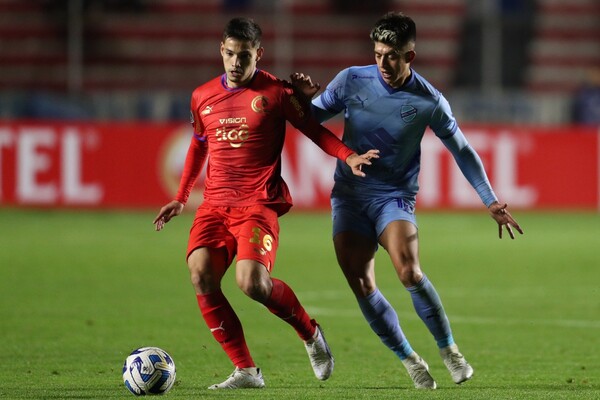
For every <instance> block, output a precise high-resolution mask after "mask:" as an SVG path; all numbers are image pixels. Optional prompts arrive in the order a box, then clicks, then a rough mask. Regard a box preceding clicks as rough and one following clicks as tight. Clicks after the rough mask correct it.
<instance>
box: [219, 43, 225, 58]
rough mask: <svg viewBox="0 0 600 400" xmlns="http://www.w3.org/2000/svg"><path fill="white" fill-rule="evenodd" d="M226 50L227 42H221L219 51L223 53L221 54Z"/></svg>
mask: <svg viewBox="0 0 600 400" xmlns="http://www.w3.org/2000/svg"><path fill="white" fill-rule="evenodd" d="M224 50H225V43H223V42H221V48H220V49H219V52H220V53H221V55H223V51H224Z"/></svg>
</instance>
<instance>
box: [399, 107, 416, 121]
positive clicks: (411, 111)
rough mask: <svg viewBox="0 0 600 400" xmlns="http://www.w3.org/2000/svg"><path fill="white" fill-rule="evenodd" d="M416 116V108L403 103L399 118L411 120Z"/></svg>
mask: <svg viewBox="0 0 600 400" xmlns="http://www.w3.org/2000/svg"><path fill="white" fill-rule="evenodd" d="M416 116H417V109H416V108H414V107H413V106H411V105H405V106H402V107H401V108H400V118H402V121H404V122H412V120H413V119H415V117H416Z"/></svg>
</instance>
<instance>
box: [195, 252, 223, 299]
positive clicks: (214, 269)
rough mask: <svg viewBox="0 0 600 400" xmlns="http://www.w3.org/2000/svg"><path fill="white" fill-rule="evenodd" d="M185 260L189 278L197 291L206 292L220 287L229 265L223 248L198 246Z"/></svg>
mask: <svg viewBox="0 0 600 400" xmlns="http://www.w3.org/2000/svg"><path fill="white" fill-rule="evenodd" d="M187 262H188V269H189V272H190V280H191V281H192V285H193V286H194V289H195V290H196V292H197V293H201V294H206V293H211V292H214V291H216V290H218V289H220V287H221V280H222V279H223V276H224V275H225V272H226V271H227V268H228V266H229V264H228V255H227V250H226V249H225V248H223V247H220V248H210V247H198V248H196V249H194V250H193V251H192V252H191V254H190V255H189V257H188V259H187Z"/></svg>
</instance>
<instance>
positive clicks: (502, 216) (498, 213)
mask: <svg viewBox="0 0 600 400" xmlns="http://www.w3.org/2000/svg"><path fill="white" fill-rule="evenodd" d="M507 207H508V204H506V203H504V204H500V203H498V202H497V201H495V202H493V203H492V204H490V206H489V207H488V210H489V212H490V215H491V217H492V218H494V220H495V221H496V222H497V223H498V236H499V237H500V239H502V227H503V226H505V227H506V230H507V231H508V234H509V235H510V238H511V239H514V238H515V234H514V233H513V231H512V228H515V229H516V230H517V232H519V233H520V234H521V235H522V234H523V229H521V227H520V226H519V224H518V223H517V221H515V219H514V218H513V217H512V215H510V213H509V212H508V210H507V209H506V208H507Z"/></svg>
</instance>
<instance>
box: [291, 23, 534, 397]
mask: <svg viewBox="0 0 600 400" xmlns="http://www.w3.org/2000/svg"><path fill="white" fill-rule="evenodd" d="M370 36H371V40H372V41H373V43H374V50H375V61H376V65H369V66H363V67H350V68H347V69H345V70H343V71H341V72H340V73H339V74H338V75H337V76H336V77H335V78H334V80H333V81H332V82H331V83H330V84H329V85H328V86H327V88H326V89H325V91H324V92H323V93H321V94H320V95H319V96H318V97H317V98H315V99H314V100H313V111H314V113H315V114H316V116H317V119H318V120H319V121H320V122H322V121H325V120H327V119H329V118H331V117H333V116H335V115H337V114H339V113H341V112H343V113H344V121H345V122H344V135H343V141H344V143H345V144H346V145H347V146H349V147H350V148H353V149H355V150H356V151H357V152H358V153H364V152H366V151H367V150H369V149H371V148H376V149H378V150H379V159H378V160H374V161H373V164H372V165H371V166H365V171H367V169H368V172H367V177H366V178H360V179H357V178H356V177H355V176H354V175H353V174H352V172H351V171H350V169H349V168H348V167H347V166H345V165H344V164H343V163H342V162H339V161H338V163H337V167H336V170H335V176H334V179H335V185H334V188H333V191H332V194H331V206H332V217H333V241H334V246H335V251H336V255H337V259H338V263H339V264H340V266H341V269H342V271H343V272H344V275H345V277H346V279H347V281H348V284H349V285H350V288H351V289H352V291H353V292H354V294H355V296H356V298H357V300H358V304H359V306H360V309H361V311H362V313H363V315H364V317H365V319H366V320H367V321H368V323H369V324H370V326H371V328H372V329H373V331H374V332H375V333H376V334H377V335H378V336H379V337H380V338H381V340H382V342H383V343H384V344H385V345H386V346H387V347H388V348H389V349H390V350H392V351H393V352H394V353H395V354H396V355H397V356H398V357H399V358H400V359H401V360H402V362H403V364H404V366H405V367H406V369H407V371H408V374H409V376H410V377H411V378H412V380H413V382H414V385H415V387H416V388H419V389H435V388H436V382H435V380H434V379H433V378H432V376H431V375H430V373H429V367H428V365H427V363H426V362H425V361H424V360H423V359H422V358H421V357H420V356H419V355H418V354H417V353H416V352H415V351H414V350H413V349H412V348H411V346H410V343H409V341H408V340H407V338H406V337H405V335H404V333H403V332H402V329H401V327H400V323H399V320H398V316H397V314H396V311H395V310H394V309H393V308H392V306H391V305H390V304H389V303H388V301H387V300H386V299H385V297H384V296H383V294H382V293H381V292H380V291H379V289H378V288H377V285H376V282H375V252H376V251H377V248H378V245H381V246H383V248H384V249H385V250H386V251H387V252H388V254H389V256H390V259H391V261H392V264H393V266H394V268H395V269H396V272H397V274H398V277H399V278H400V281H401V282H402V284H403V285H404V286H405V288H406V289H407V290H408V292H409V293H410V296H411V298H412V301H413V304H414V308H415V310H416V312H417V314H418V315H419V317H420V318H421V319H422V320H423V322H424V323H425V325H426V326H427V328H428V329H429V331H430V332H431V334H432V335H433V337H434V339H435V341H436V342H437V346H438V348H439V352H440V355H441V357H442V359H443V362H444V364H445V365H446V367H447V368H448V370H449V372H450V374H451V376H452V379H453V381H454V382H455V383H457V384H460V383H462V382H465V381H466V380H468V379H470V378H471V377H472V375H473V368H472V367H471V366H470V365H469V363H468V362H467V361H466V360H465V358H464V357H463V355H462V354H461V353H460V352H459V349H458V346H457V345H456V343H455V341H454V337H453V336H452V331H451V329H450V324H449V321H448V317H447V316H446V313H445V311H444V308H443V306H442V302H441V301H440V297H439V295H438V293H437V292H436V290H435V288H434V286H433V284H432V283H431V282H430V281H429V279H428V278H427V276H426V275H425V274H424V273H423V271H422V269H421V265H420V263H419V254H418V230H417V222H416V219H415V214H414V211H415V199H416V195H417V191H418V188H419V186H418V180H417V178H418V175H419V169H420V155H421V152H420V143H421V140H422V138H423V134H424V132H425V129H426V128H427V127H428V126H429V127H430V128H431V129H432V130H433V132H434V133H435V135H436V136H437V137H438V138H439V139H440V140H441V141H442V142H443V143H444V145H445V146H446V148H447V149H448V150H449V151H450V152H451V153H452V155H453V156H454V159H455V160H456V162H457V164H458V166H459V167H460V169H461V171H462V173H463V174H464V176H465V177H466V178H467V180H468V181H469V182H470V184H471V185H472V186H473V188H474V189H475V190H476V191H477V193H478V194H479V196H480V198H481V200H482V202H483V204H485V205H486V206H487V208H488V210H489V212H490V215H491V217H492V218H493V219H494V220H495V221H496V222H497V223H498V229H499V236H500V238H502V232H503V227H505V228H506V230H507V231H508V233H509V235H510V237H511V238H513V239H514V234H513V231H512V228H514V229H516V230H517V231H518V232H519V233H521V234H522V233H523V231H522V229H521V227H520V226H519V225H518V224H517V222H516V221H515V220H514V219H513V218H512V216H511V215H510V213H509V212H508V211H507V208H506V207H507V205H506V204H500V203H499V202H498V199H497V197H496V195H495V194H494V191H493V190H492V187H491V186H490V182H489V180H488V178H487V176H486V173H485V171H484V168H483V164H482V162H481V159H480V158H479V156H478V155H477V153H476V152H475V150H474V149H473V148H472V147H471V146H470V145H469V143H468V142H467V140H466V138H465V136H464V135H463V133H462V132H461V130H460V128H459V127H458V125H457V123H456V120H455V119H454V117H453V116H452V112H451V110H450V106H449V104H448V102H447V101H446V99H445V98H444V97H443V96H442V94H441V93H440V92H438V91H437V90H436V89H435V88H434V87H433V86H432V85H431V84H430V83H429V82H427V81H426V80H425V79H424V78H423V77H422V76H421V75H419V74H418V73H417V72H415V71H414V70H413V69H412V68H411V67H410V63H411V62H412V61H413V60H414V58H415V54H416V53H415V40H416V27H415V23H414V21H413V20H412V19H411V18H409V17H408V16H405V15H403V14H402V13H393V12H392V13H388V14H386V15H385V16H383V17H382V18H381V19H380V20H379V21H377V23H376V24H375V26H374V28H373V29H372V31H371V35H370ZM291 78H292V82H293V83H294V84H295V85H296V86H297V87H298V88H299V89H301V90H302V91H303V92H304V93H305V94H307V95H308V96H311V97H312V96H313V95H314V94H315V93H316V92H317V90H318V88H319V87H318V84H313V82H312V81H311V79H310V77H309V76H305V75H303V74H294V75H292V77H291Z"/></svg>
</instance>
